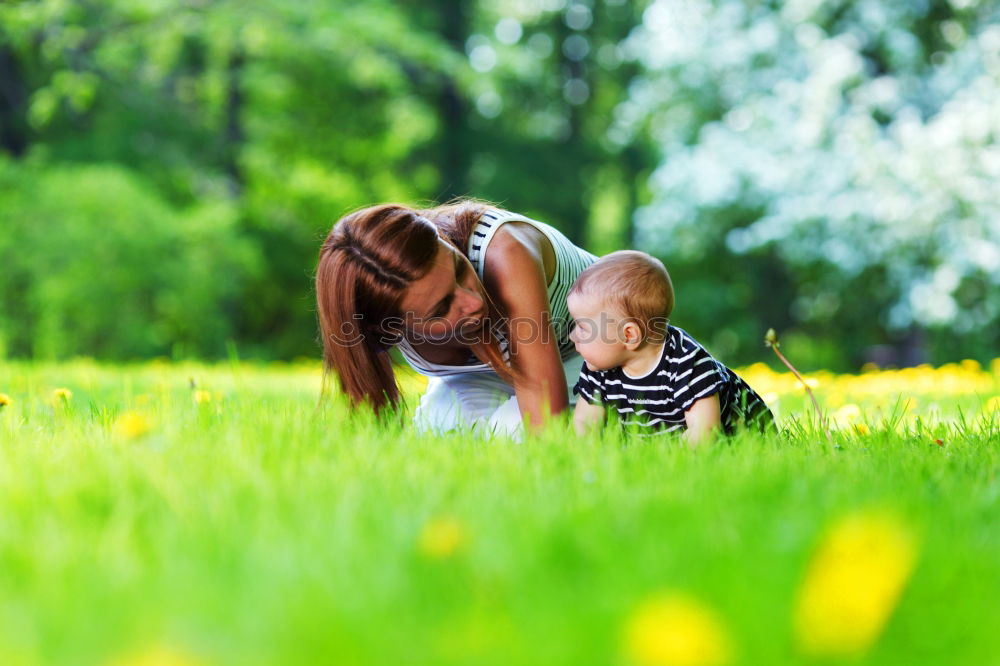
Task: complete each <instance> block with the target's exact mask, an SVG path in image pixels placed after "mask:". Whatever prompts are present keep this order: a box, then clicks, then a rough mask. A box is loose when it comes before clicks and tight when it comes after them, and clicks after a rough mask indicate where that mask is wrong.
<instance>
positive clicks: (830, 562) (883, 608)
mask: <svg viewBox="0 0 1000 666" xmlns="http://www.w3.org/2000/svg"><path fill="white" fill-rule="evenodd" d="M916 558H917V545H916V539H915V537H914V535H913V534H912V532H911V531H910V530H909V529H908V528H907V527H906V526H905V525H904V524H902V523H901V522H900V521H899V520H897V519H895V518H893V517H892V516H889V515H887V514H879V513H859V514H854V515H850V516H847V517H846V518H843V519H841V520H840V521H838V522H837V523H836V524H834V525H833V527H832V528H831V529H830V530H829V531H828V532H827V534H826V535H825V536H824V537H823V539H822V541H821V543H820V545H819V548H818V549H817V551H816V553H815V554H814V555H813V558H812V561H811V562H810V564H809V568H808V570H807V572H806V576H805V580H804V581H803V583H802V587H801V588H800V589H799V594H798V600H797V604H796V607H795V615H794V632H795V638H796V642H797V643H798V646H799V648H800V650H801V651H802V652H803V653H806V654H808V655H812V656H824V657H854V656H859V655H861V654H863V653H864V652H865V651H866V650H867V649H868V648H869V647H871V645H872V644H873V643H874V642H875V640H876V639H877V638H878V637H879V635H880V634H881V632H882V629H883V627H884V626H885V624H886V622H887V621H888V620H889V616H890V615H891V614H892V612H893V610H894V609H895V607H896V604H897V602H898V601H899V596H900V594H902V592H903V588H904V586H905V585H906V582H907V581H908V580H909V578H910V574H911V573H912V571H913V567H914V564H915V563H916Z"/></svg>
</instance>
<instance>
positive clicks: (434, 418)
mask: <svg viewBox="0 0 1000 666" xmlns="http://www.w3.org/2000/svg"><path fill="white" fill-rule="evenodd" d="M582 365H583V357H581V356H580V355H579V354H574V355H573V356H571V357H569V358H568V359H567V360H566V361H564V362H563V373H564V374H565V375H566V390H567V393H568V394H569V404H570V407H572V406H573V405H574V404H575V402H576V396H574V395H573V386H574V385H575V384H576V381H577V379H578V378H579V377H580V368H581V366H582ZM413 424H414V425H415V426H416V427H417V429H418V430H422V431H426V432H432V433H444V432H448V431H454V430H457V431H467V432H473V433H476V434H480V435H490V434H497V435H507V436H509V437H513V438H515V439H520V438H521V436H522V434H523V432H524V424H523V423H522V421H521V410H520V408H519V407H518V404H517V398H516V397H515V396H514V387H513V386H511V385H510V384H507V383H506V382H505V381H503V380H502V379H500V377H499V376H498V375H497V374H496V373H494V372H468V373H465V374H459V375H448V376H447V377H431V378H430V379H429V380H428V382H427V391H426V392H425V393H424V394H423V395H422V396H421V397H420V404H419V405H417V408H416V410H415V411H414V414H413Z"/></svg>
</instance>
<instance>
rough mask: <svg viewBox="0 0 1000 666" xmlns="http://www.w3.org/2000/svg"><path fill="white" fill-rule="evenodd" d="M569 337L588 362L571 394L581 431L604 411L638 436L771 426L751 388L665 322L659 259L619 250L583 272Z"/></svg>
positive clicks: (694, 435) (667, 292)
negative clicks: (609, 411)
mask: <svg viewBox="0 0 1000 666" xmlns="http://www.w3.org/2000/svg"><path fill="white" fill-rule="evenodd" d="M567 304H568V305H569V312H570V315H571V316H572V317H573V320H574V324H575V326H574V328H573V331H572V332H571V333H570V339H571V340H572V341H573V343H574V344H575V345H576V350H577V351H578V352H580V355H581V356H582V357H583V360H584V362H585V363H584V366H583V368H582V369H581V371H580V379H579V381H577V383H576V386H575V387H573V393H574V394H576V395H578V396H579V397H580V399H579V400H577V401H576V410H575V411H574V413H573V424H574V426H575V428H576V430H577V432H579V433H581V434H582V433H584V432H586V431H587V430H589V429H590V428H591V427H593V426H595V425H598V424H600V423H603V422H604V420H605V417H606V409H607V408H608V407H611V408H614V409H615V410H616V411H617V412H618V416H619V418H620V419H621V422H622V425H623V426H625V427H627V428H628V429H629V430H630V431H633V432H635V433H636V434H639V435H659V434H662V433H666V432H672V431H678V430H686V436H687V438H688V440H689V442H690V443H691V444H697V443H699V442H701V441H702V440H704V439H705V438H706V437H707V436H709V435H710V434H711V433H712V431H713V430H714V429H717V428H721V429H722V430H723V431H724V432H726V433H727V434H730V433H732V432H734V431H735V430H736V429H737V428H738V427H741V426H746V427H751V428H754V429H757V430H760V431H764V430H767V429H769V428H773V427H774V417H773V415H772V414H771V411H770V410H769V409H768V408H767V405H766V404H764V401H763V400H761V398H760V396H758V395H757V394H756V393H755V392H754V391H753V389H751V388H750V387H749V386H748V385H747V383H746V382H744V381H743V380H742V379H741V378H740V377H739V376H737V375H736V373H735V372H733V371H732V370H730V369H729V368H727V367H726V366H725V365H723V364H722V363H719V362H718V361H716V360H715V359H714V358H712V356H711V355H710V354H709V353H708V352H707V351H705V349H704V347H702V346H701V345H700V344H698V343H697V342H695V341H694V339H693V338H691V336H690V335H688V334H687V333H685V332H684V331H683V330H681V329H679V328H676V327H674V326H670V325H669V324H668V318H669V317H670V313H671V311H672V310H673V308H674V288H673V285H672V284H671V282H670V276H669V275H668V274H667V269H666V268H664V266H663V263H662V262H660V260H658V259H656V258H654V257H651V256H649V255H648V254H646V253H644V252H636V251H632V250H622V251H620V252H613V253H611V254H609V255H607V256H606V257H602V258H601V259H599V260H598V261H597V262H595V263H593V264H591V265H590V266H589V267H587V268H586V269H585V270H584V271H583V272H582V273H581V274H580V276H579V277H578V278H577V280H576V282H575V283H574V284H573V286H572V288H570V291H569V295H568V297H567Z"/></svg>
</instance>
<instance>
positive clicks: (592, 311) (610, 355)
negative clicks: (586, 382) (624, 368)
mask: <svg viewBox="0 0 1000 666" xmlns="http://www.w3.org/2000/svg"><path fill="white" fill-rule="evenodd" d="M566 305H567V306H568V307H569V313H570V316H572V317H573V321H574V326H573V330H572V331H570V334H569V339H570V340H572V341H573V344H574V345H576V351H577V352H579V354H580V356H582V357H583V360H584V361H585V362H586V363H587V368H589V369H590V370H593V371H598V370H607V369H609V368H614V367H617V366H620V365H622V363H624V361H625V354H626V349H625V344H624V340H622V339H621V335H620V331H619V327H618V324H619V321H620V320H621V317H620V316H619V315H618V313H616V312H615V311H614V310H613V309H610V308H607V307H606V306H605V304H604V303H603V301H602V300H601V299H600V298H599V297H596V296H594V295H590V294H571V295H570V297H569V298H568V299H567V300H566Z"/></svg>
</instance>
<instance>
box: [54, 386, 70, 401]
mask: <svg viewBox="0 0 1000 666" xmlns="http://www.w3.org/2000/svg"><path fill="white" fill-rule="evenodd" d="M72 397H73V392H72V391H70V390H69V389H68V388H57V389H56V390H55V391H53V392H52V401H53V402H61V403H63V404H65V403H67V402H69V401H70V398H72Z"/></svg>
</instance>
